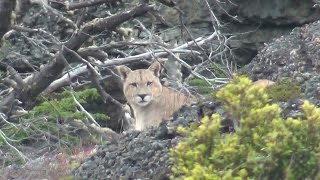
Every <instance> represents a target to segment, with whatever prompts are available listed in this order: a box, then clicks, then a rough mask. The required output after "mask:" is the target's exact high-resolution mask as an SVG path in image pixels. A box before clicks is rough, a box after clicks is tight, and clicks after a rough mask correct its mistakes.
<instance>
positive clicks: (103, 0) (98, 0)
mask: <svg viewBox="0 0 320 180" xmlns="http://www.w3.org/2000/svg"><path fill="white" fill-rule="evenodd" d="M117 2H121V0H93V1H84V2H78V3H70V4H64V5H65V7H66V9H67V10H75V9H81V8H86V7H91V6H97V5H101V4H114V3H117Z"/></svg>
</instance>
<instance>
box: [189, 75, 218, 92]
mask: <svg viewBox="0 0 320 180" xmlns="http://www.w3.org/2000/svg"><path fill="white" fill-rule="evenodd" d="M189 85H190V86H196V87H197V90H198V92H199V93H200V94H210V93H213V91H214V90H213V88H212V87H211V85H210V84H209V83H208V82H207V81H206V80H204V79H199V78H194V79H192V80H190V81H189Z"/></svg>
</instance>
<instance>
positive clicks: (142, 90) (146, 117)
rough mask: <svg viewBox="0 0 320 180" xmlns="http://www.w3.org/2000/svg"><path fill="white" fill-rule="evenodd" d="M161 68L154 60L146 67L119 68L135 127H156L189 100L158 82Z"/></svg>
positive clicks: (142, 128) (140, 128)
mask: <svg viewBox="0 0 320 180" xmlns="http://www.w3.org/2000/svg"><path fill="white" fill-rule="evenodd" d="M160 69H161V65H160V63H159V62H155V63H153V64H152V65H151V66H150V67H149V68H148V69H138V70H134V71H132V70H131V69H130V68H128V67H127V66H119V67H118V72H119V74H120V76H121V78H122V80H123V92H124V95H125V97H126V98H127V101H128V103H129V104H130V106H131V107H132V109H133V112H134V116H135V119H136V122H135V129H136V130H144V129H145V128H148V127H156V126H159V124H160V123H161V122H162V121H163V120H167V119H168V118H169V117H170V116H171V115H172V114H173V113H174V112H175V111H177V110H178V109H179V108H181V106H183V105H184V104H187V103H189V101H191V98H189V97H187V96H185V95H184V94H182V93H179V92H177V91H175V90H172V89H169V88H167V87H164V86H162V85H161V83H160V80H159V75H160ZM141 96H145V97H143V98H142V97H141Z"/></svg>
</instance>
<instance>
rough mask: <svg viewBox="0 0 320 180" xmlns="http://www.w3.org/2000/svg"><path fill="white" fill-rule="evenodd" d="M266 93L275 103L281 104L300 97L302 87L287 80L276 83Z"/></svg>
mask: <svg viewBox="0 0 320 180" xmlns="http://www.w3.org/2000/svg"><path fill="white" fill-rule="evenodd" d="M266 91H267V94H268V95H269V96H270V98H271V99H272V100H273V101H274V102H279V101H287V100H289V99H292V98H297V97H299V96H300V94H301V87H300V86H299V85H298V84H297V83H295V82H293V81H292V80H291V79H288V78H286V79H283V80H281V81H278V82H276V83H275V84H274V85H273V86H271V87H269V88H268V89H267V90H266Z"/></svg>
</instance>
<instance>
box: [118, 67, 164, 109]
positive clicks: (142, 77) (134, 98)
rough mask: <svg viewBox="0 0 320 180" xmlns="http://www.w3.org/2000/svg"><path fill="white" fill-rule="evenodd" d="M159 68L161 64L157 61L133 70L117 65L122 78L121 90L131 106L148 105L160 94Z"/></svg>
mask: <svg viewBox="0 0 320 180" xmlns="http://www.w3.org/2000/svg"><path fill="white" fill-rule="evenodd" d="M160 69H161V65H160V63H159V62H157V61H156V62H154V63H153V64H151V66H150V67H149V68H148V69H138V70H134V71H132V70H131V69H130V68H128V67H127V66H124V65H122V66H118V72H119V74H120V76H121V78H122V80H123V92H124V95H125V97H126V98H127V101H128V102H129V104H131V106H140V107H145V106H148V105H149V104H151V103H152V102H153V101H155V100H156V99H157V97H159V96H160V95H161V92H162V85H161V83H160V80H159V75H160Z"/></svg>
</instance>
